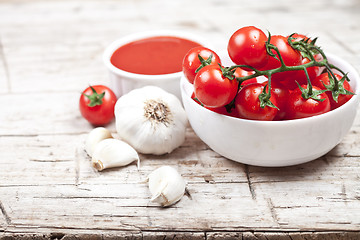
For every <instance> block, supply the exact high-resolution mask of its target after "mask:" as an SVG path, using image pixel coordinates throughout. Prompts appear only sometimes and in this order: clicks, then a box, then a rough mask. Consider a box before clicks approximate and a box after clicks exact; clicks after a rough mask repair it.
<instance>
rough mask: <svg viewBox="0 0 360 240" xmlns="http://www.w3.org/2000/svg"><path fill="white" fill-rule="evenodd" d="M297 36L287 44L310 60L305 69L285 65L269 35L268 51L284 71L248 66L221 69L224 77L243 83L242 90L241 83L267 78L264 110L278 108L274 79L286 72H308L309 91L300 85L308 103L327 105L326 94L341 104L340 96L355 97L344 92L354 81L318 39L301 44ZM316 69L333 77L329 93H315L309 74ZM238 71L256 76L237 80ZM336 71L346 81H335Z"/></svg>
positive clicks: (261, 101) (262, 101)
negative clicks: (273, 94)
mask: <svg viewBox="0 0 360 240" xmlns="http://www.w3.org/2000/svg"><path fill="white" fill-rule="evenodd" d="M294 34H295V33H293V34H291V35H290V36H289V37H288V39H287V42H288V44H289V45H290V46H291V47H292V48H293V49H295V50H297V51H299V52H300V54H301V55H302V56H303V57H304V58H308V59H309V60H310V61H309V62H308V63H306V64H302V65H297V66H287V65H286V64H285V63H284V60H283V58H282V56H281V54H280V51H279V49H278V48H277V47H276V46H275V45H273V44H271V43H270V40H271V34H270V33H269V36H268V40H267V41H266V42H265V46H266V51H267V54H268V55H269V56H270V57H273V58H275V59H277V60H279V61H280V64H281V66H280V67H278V68H274V69H270V70H263V71H261V70H258V69H256V68H254V67H252V66H248V65H233V66H230V67H221V69H222V73H223V76H224V77H227V78H229V79H230V80H233V79H236V80H237V81H238V82H239V89H240V88H241V83H242V82H244V81H246V80H248V79H251V78H256V77H259V76H267V77H268V84H267V87H264V89H263V92H262V93H261V94H260V95H259V100H260V107H262V108H264V107H266V106H269V107H273V108H277V107H276V106H275V105H274V104H273V103H272V102H271V101H270V97H271V76H272V75H273V74H275V73H279V72H286V71H304V73H305V75H306V78H307V88H306V89H305V88H303V87H301V86H300V85H299V84H298V83H297V82H296V83H297V85H298V87H299V88H300V90H301V92H302V97H303V98H304V99H309V98H312V99H314V100H316V101H323V100H324V99H320V98H319V95H320V94H322V93H324V92H326V91H331V92H332V97H333V99H334V100H335V101H337V99H338V97H339V95H340V94H345V95H354V93H352V92H350V91H348V90H346V89H344V86H343V83H344V81H345V80H346V81H350V79H349V77H348V76H347V73H344V72H343V71H342V70H341V69H340V68H339V67H337V66H335V65H333V64H331V63H329V61H328V59H327V56H326V55H325V53H324V52H323V50H322V49H321V48H320V47H319V46H317V45H315V43H316V40H317V38H315V39H313V40H311V39H310V38H305V39H301V40H297V39H296V38H293V35H294ZM272 50H274V51H275V52H276V53H277V54H275V53H274V52H273V51H272ZM317 54H320V55H321V57H322V60H320V61H317V60H316V59H315V55H317ZM313 66H317V67H324V68H325V70H326V71H327V73H328V74H329V79H330V84H329V85H324V86H325V88H326V89H325V90H314V89H313V87H312V84H311V80H310V77H309V74H308V71H307V68H309V67H313ZM236 68H248V69H251V70H252V71H254V74H252V75H250V76H245V77H235V70H236ZM333 69H335V70H337V71H339V72H340V73H341V74H342V75H343V77H342V78H341V79H340V80H338V79H337V78H336V77H335V74H334V72H333ZM234 102H235V99H234V100H233V101H232V102H231V103H229V104H228V105H226V106H225V107H226V109H227V111H228V112H230V111H231V109H232V108H233V107H234Z"/></svg>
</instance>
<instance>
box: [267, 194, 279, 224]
mask: <svg viewBox="0 0 360 240" xmlns="http://www.w3.org/2000/svg"><path fill="white" fill-rule="evenodd" d="M267 202H268V206H269V209H270V213H271V217H272V218H273V220H274V221H275V223H276V224H277V225H278V226H280V223H279V218H278V216H277V214H276V211H275V206H274V204H273V202H272V200H271V198H268V199H267Z"/></svg>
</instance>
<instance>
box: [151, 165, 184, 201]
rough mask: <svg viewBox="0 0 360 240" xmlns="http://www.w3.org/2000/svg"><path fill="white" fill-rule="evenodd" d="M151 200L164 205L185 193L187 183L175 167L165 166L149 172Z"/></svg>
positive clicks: (178, 198)
mask: <svg viewBox="0 0 360 240" xmlns="http://www.w3.org/2000/svg"><path fill="white" fill-rule="evenodd" d="M148 180H149V190H150V192H151V194H152V198H151V201H152V202H157V203H160V204H161V205H162V206H163V207H166V206H170V205H172V204H174V203H176V202H177V201H179V200H180V199H181V198H182V196H183V195H184V193H185V187H186V183H185V181H184V179H183V178H182V177H181V175H180V174H179V173H178V171H176V170H175V169H174V168H173V167H170V166H163V167H160V168H158V169H156V170H155V171H153V172H152V173H150V174H149V177H148Z"/></svg>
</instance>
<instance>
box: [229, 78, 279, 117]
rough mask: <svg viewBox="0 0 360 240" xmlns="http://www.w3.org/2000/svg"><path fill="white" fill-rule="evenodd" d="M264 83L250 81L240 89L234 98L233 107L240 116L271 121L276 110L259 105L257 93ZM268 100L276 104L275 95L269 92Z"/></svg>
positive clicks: (259, 92)
mask: <svg viewBox="0 0 360 240" xmlns="http://www.w3.org/2000/svg"><path fill="white" fill-rule="evenodd" d="M263 89H264V85H263V84H261V83H252V84H248V85H246V86H244V87H243V88H242V89H240V91H239V93H238V95H237V96H236V99H235V108H236V111H237V113H238V116H239V117H240V118H245V119H250V120H261V121H271V120H273V119H274V118H275V116H276V114H277V112H278V110H277V109H276V108H273V107H269V106H265V107H264V108H261V107H260V100H259V95H260V94H261V93H262V91H263ZM270 101H271V102H272V103H273V104H274V105H275V106H276V105H277V102H276V99H275V96H273V94H271V97H270Z"/></svg>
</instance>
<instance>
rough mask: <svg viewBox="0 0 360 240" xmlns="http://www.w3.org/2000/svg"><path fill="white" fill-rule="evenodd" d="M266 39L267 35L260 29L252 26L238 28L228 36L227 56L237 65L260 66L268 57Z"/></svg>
mask: <svg viewBox="0 0 360 240" xmlns="http://www.w3.org/2000/svg"><path fill="white" fill-rule="evenodd" d="M266 41H267V36H266V35H265V33H264V32H263V31H261V30H260V29H258V28H256V27H253V26H248V27H243V28H240V29H239V30H237V31H236V32H235V33H234V34H233V35H232V36H231V37H230V40H229V43H228V47H227V49H228V53H229V56H230V58H231V60H232V61H233V62H234V63H236V64H238V65H249V66H252V67H254V68H260V67H262V66H264V65H265V64H266V63H267V61H268V58H269V55H268V54H267V52H266V47H265V42H266Z"/></svg>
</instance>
